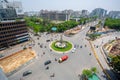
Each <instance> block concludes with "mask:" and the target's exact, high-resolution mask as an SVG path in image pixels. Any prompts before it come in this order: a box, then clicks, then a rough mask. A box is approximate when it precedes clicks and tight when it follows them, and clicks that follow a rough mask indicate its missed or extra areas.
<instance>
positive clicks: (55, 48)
mask: <svg viewBox="0 0 120 80" xmlns="http://www.w3.org/2000/svg"><path fill="white" fill-rule="evenodd" d="M55 43H56V41H55V42H53V43H52V44H51V45H50V46H51V48H52V49H53V50H55V51H59V52H66V51H69V50H70V49H71V48H72V44H71V43H70V42H67V41H66V43H67V47H66V48H58V47H56V46H55Z"/></svg>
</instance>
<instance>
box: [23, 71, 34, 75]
mask: <svg viewBox="0 0 120 80" xmlns="http://www.w3.org/2000/svg"><path fill="white" fill-rule="evenodd" d="M29 74H32V71H31V70H28V71H25V72H24V73H23V76H27V75H29Z"/></svg>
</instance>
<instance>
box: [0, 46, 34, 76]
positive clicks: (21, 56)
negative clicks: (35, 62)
mask: <svg viewBox="0 0 120 80" xmlns="http://www.w3.org/2000/svg"><path fill="white" fill-rule="evenodd" d="M35 57H36V54H35V52H34V51H33V50H32V49H29V48H28V49H25V50H21V51H19V52H16V53H14V54H12V55H9V56H7V57H4V58H1V59H0V67H1V68H2V69H3V71H4V73H6V74H10V73H11V72H13V71H15V70H17V69H18V68H19V67H21V66H22V65H24V64H25V63H27V62H29V61H30V60H32V59H34V58H35Z"/></svg>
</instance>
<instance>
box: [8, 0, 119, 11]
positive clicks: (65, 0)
mask: <svg viewBox="0 0 120 80" xmlns="http://www.w3.org/2000/svg"><path fill="white" fill-rule="evenodd" d="M8 1H21V2H22V5H23V10H24V12H26V11H40V10H41V9H44V10H45V9H46V10H65V9H72V10H75V11H80V10H83V9H85V10H88V11H89V12H91V11H92V10H94V9H95V8H103V9H106V10H107V11H120V6H119V3H120V0H114V1H113V0H8Z"/></svg>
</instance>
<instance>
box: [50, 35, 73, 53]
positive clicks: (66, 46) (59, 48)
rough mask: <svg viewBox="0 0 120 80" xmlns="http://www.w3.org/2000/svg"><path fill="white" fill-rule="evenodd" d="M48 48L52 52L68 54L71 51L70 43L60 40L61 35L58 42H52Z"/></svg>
mask: <svg viewBox="0 0 120 80" xmlns="http://www.w3.org/2000/svg"><path fill="white" fill-rule="evenodd" d="M50 48H51V49H52V50H53V51H56V52H59V53H61V52H62V53H63V52H68V51H70V50H71V49H72V43H70V42H68V41H64V40H63V39H62V35H61V36H60V40H56V41H53V42H52V43H51V45H50Z"/></svg>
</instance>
